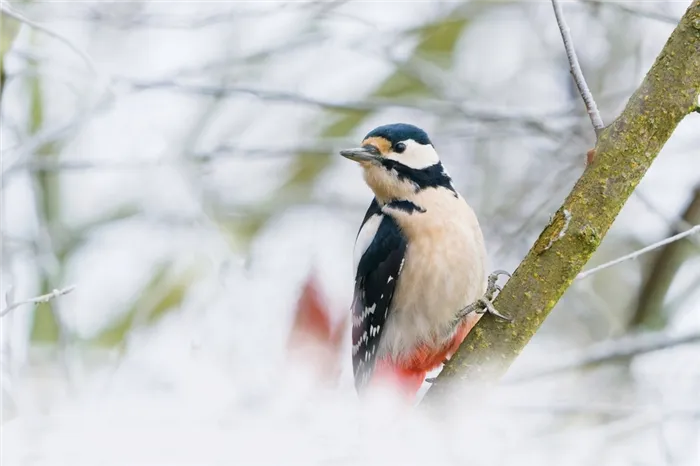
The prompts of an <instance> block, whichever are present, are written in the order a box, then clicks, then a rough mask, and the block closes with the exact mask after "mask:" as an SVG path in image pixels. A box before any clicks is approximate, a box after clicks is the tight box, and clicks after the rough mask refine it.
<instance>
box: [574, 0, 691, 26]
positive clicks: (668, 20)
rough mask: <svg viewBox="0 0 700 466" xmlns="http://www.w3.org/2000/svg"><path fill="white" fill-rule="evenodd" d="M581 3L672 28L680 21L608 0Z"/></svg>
mask: <svg viewBox="0 0 700 466" xmlns="http://www.w3.org/2000/svg"><path fill="white" fill-rule="evenodd" d="M582 1H583V3H587V4H589V5H595V6H606V7H610V8H615V9H616V10H619V11H622V12H624V13H627V14H630V15H634V16H640V17H642V18H647V19H653V20H656V21H661V22H664V23H668V24H673V25H674V26H675V25H676V24H678V21H680V19H679V18H674V17H673V16H669V15H666V14H663V13H658V12H656V11H651V10H641V9H638V8H633V7H631V6H628V5H624V4H622V3H617V2H611V1H609V0H582Z"/></svg>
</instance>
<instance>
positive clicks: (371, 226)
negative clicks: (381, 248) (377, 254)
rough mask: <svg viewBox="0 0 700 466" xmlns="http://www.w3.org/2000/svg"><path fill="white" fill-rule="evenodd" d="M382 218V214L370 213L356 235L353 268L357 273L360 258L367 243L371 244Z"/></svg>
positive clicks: (365, 249) (367, 245)
mask: <svg viewBox="0 0 700 466" xmlns="http://www.w3.org/2000/svg"><path fill="white" fill-rule="evenodd" d="M382 218H384V216H383V215H382V214H374V215H372V216H371V217H370V218H368V219H367V221H366V222H365V224H364V225H362V228H361V229H360V233H358V235H357V239H356V240H355V250H354V251H353V270H354V272H355V273H357V266H358V265H360V259H362V256H363V255H364V253H365V251H367V248H368V247H369V245H370V244H372V241H373V240H374V237H375V235H376V234H377V230H379V224H380V223H382Z"/></svg>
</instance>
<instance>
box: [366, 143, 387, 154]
mask: <svg viewBox="0 0 700 466" xmlns="http://www.w3.org/2000/svg"><path fill="white" fill-rule="evenodd" d="M362 148H363V149H365V150H366V151H367V152H369V153H370V154H372V155H382V153H381V152H380V150H379V149H378V148H377V146H373V145H372V144H365V145H364V146H362Z"/></svg>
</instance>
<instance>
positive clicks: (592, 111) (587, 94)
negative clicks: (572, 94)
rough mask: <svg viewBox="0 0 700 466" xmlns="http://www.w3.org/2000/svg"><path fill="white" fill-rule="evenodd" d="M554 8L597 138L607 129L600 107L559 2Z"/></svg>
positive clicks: (567, 55) (554, 0)
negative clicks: (594, 97) (584, 71)
mask: <svg viewBox="0 0 700 466" xmlns="http://www.w3.org/2000/svg"><path fill="white" fill-rule="evenodd" d="M552 6H553V7H554V15H555V16H556V18H557V24H558V25H559V31H560V32H561V38H562V40H563V41H564V48H565V49H566V57H567V58H568V59H569V65H571V74H572V76H573V77H574V81H575V82H576V87H578V91H579V93H580V94H581V97H582V98H583V102H584V103H585V104H586V111H587V112H588V116H589V117H590V118H591V123H592V124H593V129H594V130H595V133H596V136H597V135H598V134H599V133H600V132H601V131H602V130H603V128H604V127H605V125H604V124H603V119H602V118H601V117H600V112H598V107H597V106H596V104H595V100H594V99H593V94H591V91H590V89H588V84H586V78H584V76H583V72H582V71H581V65H579V62H578V57H577V56H576V50H575V49H574V42H573V39H572V38H571V31H570V30H569V26H568V25H567V24H566V20H565V19H564V13H563V12H562V9H561V5H560V4H559V0H552Z"/></svg>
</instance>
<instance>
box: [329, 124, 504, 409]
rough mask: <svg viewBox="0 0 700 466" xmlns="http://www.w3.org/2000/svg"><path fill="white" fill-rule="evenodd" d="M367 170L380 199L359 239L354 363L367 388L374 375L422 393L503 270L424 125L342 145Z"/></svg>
mask: <svg viewBox="0 0 700 466" xmlns="http://www.w3.org/2000/svg"><path fill="white" fill-rule="evenodd" d="M340 154H341V155H342V156H344V157H346V158H348V159H350V160H353V161H355V162H357V163H358V164H359V165H360V166H361V167H362V169H363V172H364V173H363V174H364V179H365V182H366V183H367V185H368V186H369V188H370V189H371V190H372V191H373V192H374V199H373V200H372V202H371V203H370V206H369V208H368V209H367V212H366V214H365V216H364V219H363V220H362V224H361V226H360V230H359V232H358V234H357V238H356V240H355V249H354V254H353V256H354V267H355V290H354V296H353V303H352V360H353V373H354V377H355V387H356V389H357V391H358V393H360V394H363V393H364V391H365V388H366V387H367V386H368V385H369V384H371V383H373V381H375V380H383V381H390V382H393V383H398V386H399V388H401V389H402V391H403V392H404V393H405V394H406V395H407V396H409V397H410V398H414V397H415V395H416V393H417V392H418V390H419V389H420V387H421V385H422V383H423V381H424V380H425V376H426V374H427V372H429V371H431V370H433V369H435V368H437V367H438V366H440V364H442V363H443V362H444V361H445V360H446V359H447V358H449V357H451V356H452V355H453V354H454V352H455V351H456V350H457V348H458V347H459V345H460V344H461V343H462V341H463V340H464V338H465V337H466V335H467V333H468V332H469V330H471V328H472V327H473V326H474V325H475V324H476V322H477V320H478V318H479V317H480V314H483V313H484V312H492V313H494V314H496V315H498V316H499V317H502V318H505V317H504V316H502V315H500V314H499V313H498V312H497V311H496V310H495V309H494V308H493V305H492V304H491V300H492V299H493V297H494V294H495V292H496V291H499V290H500V288H499V287H498V286H497V285H496V281H497V280H498V276H499V275H502V274H505V275H509V274H508V273H507V272H504V271H500V270H499V271H496V272H494V273H492V274H491V275H489V276H488V277H487V276H486V250H485V247H484V239H483V236H482V233H481V228H480V227H479V222H478V221H477V218H476V215H475V214H474V211H473V210H472V209H471V207H470V206H469V205H468V204H467V203H466V201H465V200H464V198H463V197H462V196H461V195H460V194H459V193H458V192H457V190H456V189H455V187H454V185H453V183H452V179H451V178H450V176H449V175H448V173H447V171H445V168H444V167H443V165H442V163H441V162H440V158H439V157H438V154H437V152H436V151H435V148H434V146H433V144H432V142H431V141H430V139H429V138H428V135H427V134H426V132H425V131H423V130H422V129H420V128H418V127H416V126H413V125H410V124H405V123H396V124H390V125H385V126H380V127H378V128H375V129H374V130H372V131H371V132H370V133H369V134H367V136H365V138H364V140H363V141H362V144H361V147H358V148H355V149H347V150H342V151H340Z"/></svg>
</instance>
